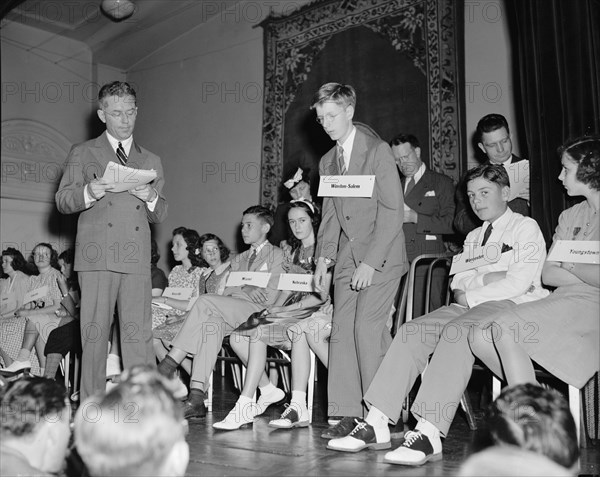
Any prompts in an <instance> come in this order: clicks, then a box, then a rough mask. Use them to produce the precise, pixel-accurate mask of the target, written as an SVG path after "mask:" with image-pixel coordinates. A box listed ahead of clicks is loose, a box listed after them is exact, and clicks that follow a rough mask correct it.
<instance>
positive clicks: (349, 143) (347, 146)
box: [338, 125, 356, 162]
mask: <svg viewBox="0 0 600 477" xmlns="http://www.w3.org/2000/svg"><path fill="white" fill-rule="evenodd" d="M355 137H356V126H354V125H352V131H350V134H349V135H348V137H347V138H346V140H345V141H344V143H343V144H340V146H342V149H344V161H346V162H348V161H349V160H350V156H352V147H353V146H354V138H355ZM338 144H339V143H338Z"/></svg>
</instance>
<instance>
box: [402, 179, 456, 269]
mask: <svg viewBox="0 0 600 477" xmlns="http://www.w3.org/2000/svg"><path fill="white" fill-rule="evenodd" d="M405 180H406V179H405V178H403V179H402V190H404V182H405ZM404 202H405V204H406V205H407V206H408V207H410V208H411V209H412V210H414V211H415V212H416V213H417V214H418V220H417V223H416V224H414V223H405V224H404V225H403V227H402V228H403V230H404V237H405V238H406V254H407V256H408V260H409V261H410V262H412V261H413V260H414V259H415V258H416V257H417V256H419V255H421V254H424V253H443V252H445V250H446V249H445V246H444V241H443V237H442V235H443V234H451V233H452V232H453V229H452V221H453V219H454V209H455V204H454V183H453V182H452V179H450V178H449V177H448V176H445V175H444V174H440V173H439V172H434V171H432V170H430V169H426V170H425V172H424V173H423V175H422V176H421V179H419V182H417V183H416V184H415V186H414V187H413V189H412V190H411V191H410V192H409V193H408V194H407V195H406V196H405V197H404Z"/></svg>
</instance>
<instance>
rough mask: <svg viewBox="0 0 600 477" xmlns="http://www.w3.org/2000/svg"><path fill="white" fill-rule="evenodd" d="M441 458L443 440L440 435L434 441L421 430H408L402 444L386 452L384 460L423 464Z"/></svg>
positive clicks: (391, 462) (402, 463)
mask: <svg viewBox="0 0 600 477" xmlns="http://www.w3.org/2000/svg"><path fill="white" fill-rule="evenodd" d="M441 458H442V441H441V439H440V438H439V437H438V438H437V439H433V442H432V440H430V439H429V437H427V436H426V435H425V434H422V433H421V432H420V431H408V432H407V433H406V436H405V437H404V442H403V443H402V445H401V446H400V447H398V448H397V449H396V450H393V451H391V452H388V453H387V454H385V456H384V458H383V461H384V462H387V463H388V464H400V465H423V464H424V463H425V462H427V461H429V460H431V461H436V460H440V459H441Z"/></svg>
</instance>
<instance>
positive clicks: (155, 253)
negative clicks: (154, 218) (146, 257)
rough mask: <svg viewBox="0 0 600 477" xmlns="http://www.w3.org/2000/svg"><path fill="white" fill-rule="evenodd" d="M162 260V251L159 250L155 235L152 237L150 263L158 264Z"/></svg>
mask: <svg viewBox="0 0 600 477" xmlns="http://www.w3.org/2000/svg"><path fill="white" fill-rule="evenodd" d="M159 260H160V251H159V250H158V243H156V240H155V239H154V237H152V238H151V239H150V263H151V264H152V265H156V264H157V263H158V261H159Z"/></svg>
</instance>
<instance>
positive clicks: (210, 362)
mask: <svg viewBox="0 0 600 477" xmlns="http://www.w3.org/2000/svg"><path fill="white" fill-rule="evenodd" d="M272 226H273V214H272V213H271V211H270V210H269V209H267V208H265V207H262V206H260V205H255V206H252V207H250V208H248V209H246V210H245V211H244V214H243V217H242V238H243V239H244V243H245V244H248V245H250V248H249V249H248V250H246V251H245V252H243V253H242V254H240V255H238V256H236V257H235V258H234V259H233V260H232V261H231V273H234V272H247V271H250V272H266V273H271V274H272V275H271V278H270V280H269V283H268V285H267V287H266V288H258V287H256V286H253V285H244V286H234V287H232V286H228V287H227V288H225V291H224V293H223V295H222V296H221V295H209V294H206V295H201V296H200V297H199V298H198V300H196V303H194V306H193V307H192V309H191V310H190V311H189V313H188V314H187V316H186V317H185V321H184V323H183V325H182V326H181V329H180V330H179V332H178V333H177V336H175V338H174V339H173V342H172V344H173V347H172V348H171V351H169V354H168V355H167V356H166V357H165V358H164V359H163V360H162V361H161V362H160V363H159V364H158V370H159V372H161V373H162V374H164V375H165V376H167V377H169V378H171V377H173V375H174V373H175V370H176V369H177V367H178V366H179V364H180V363H181V362H182V361H183V360H184V359H185V357H186V356H187V355H188V354H191V355H192V356H193V357H194V360H193V364H192V376H191V383H190V388H191V390H190V395H189V398H188V399H187V401H186V402H185V403H184V405H185V410H184V414H185V418H186V419H190V418H194V417H204V416H206V407H205V405H204V400H205V399H206V391H207V390H208V383H209V378H210V375H211V374H212V371H213V369H214V367H215V363H216V361H217V356H218V354H219V351H220V349H221V346H222V344H223V338H225V337H226V336H229V335H230V334H231V332H232V331H233V330H234V329H235V328H237V327H238V326H239V325H241V324H242V323H244V322H245V321H246V320H247V319H248V317H250V315H251V314H252V313H255V312H260V311H262V310H264V309H265V308H267V307H268V306H269V305H273V304H274V303H275V301H276V300H277V298H278V297H279V294H280V292H279V290H277V284H278V283H279V275H280V274H281V273H283V272H284V270H283V252H282V251H281V249H280V248H279V247H276V246H274V245H271V243H269V241H268V240H267V234H268V233H269V231H270V229H271V227H272ZM259 389H260V392H261V393H260V394H261V395H260V399H259V401H258V403H257V405H254V406H251V405H248V407H247V409H244V410H241V411H242V412H240V422H239V424H240V426H242V425H244V424H249V423H251V422H252V420H253V419H254V417H255V415H257V410H258V409H260V410H261V411H263V410H265V409H266V408H267V407H268V405H269V404H270V403H273V402H278V401H280V400H282V399H283V398H284V397H285V393H284V392H283V391H282V390H280V389H278V388H276V387H275V386H274V385H273V384H271V383H269V384H268V385H267V386H264V387H260V388H259Z"/></svg>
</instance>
